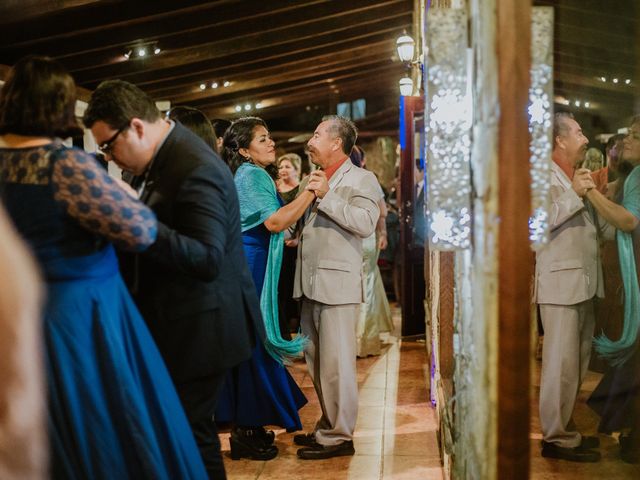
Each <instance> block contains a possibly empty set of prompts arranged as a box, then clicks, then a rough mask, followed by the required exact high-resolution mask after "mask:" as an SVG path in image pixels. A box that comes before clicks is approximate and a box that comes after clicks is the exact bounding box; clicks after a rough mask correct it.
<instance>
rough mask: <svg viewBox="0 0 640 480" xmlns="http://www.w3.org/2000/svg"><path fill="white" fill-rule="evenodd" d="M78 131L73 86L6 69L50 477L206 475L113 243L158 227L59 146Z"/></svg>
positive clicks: (44, 68) (7, 137)
mask: <svg viewBox="0 0 640 480" xmlns="http://www.w3.org/2000/svg"><path fill="white" fill-rule="evenodd" d="M78 133H82V130H81V129H79V128H78V126H77V125H76V122H75V85H74V83H73V79H72V78H71V77H70V76H69V75H68V74H67V73H66V72H65V71H64V70H63V69H62V67H61V66H59V65H58V64H57V63H55V62H54V61H52V60H50V59H47V58H42V57H27V58H25V59H22V60H20V61H19V62H18V63H16V65H15V66H14V67H13V69H12V70H11V72H10V74H9V77H8V79H7V82H6V83H5V85H4V86H3V88H2V90H1V91H0V180H1V182H2V189H1V191H2V198H3V201H4V204H5V206H6V209H7V211H8V213H9V215H10V217H11V219H12V220H13V222H14V223H15V225H16V227H17V230H18V232H19V233H20V234H21V236H22V237H23V238H24V239H25V240H26V242H27V243H28V244H29V246H30V247H31V249H32V251H33V253H34V255H35V257H36V259H37V261H38V264H39V266H40V269H41V271H42V274H43V276H44V278H45V281H46V294H47V301H46V305H45V308H44V312H43V318H42V320H43V342H42V344H43V348H44V359H45V366H46V375H47V383H48V414H49V422H48V423H49V445H50V463H51V467H50V474H51V477H52V478H55V479H64V480H74V479H78V480H80V479H105V480H107V479H116V478H117V479H123V480H127V479H131V480H138V479H149V480H152V479H153V480H157V479H163V480H173V479H177V478H180V479H194V480H201V479H206V478H207V474H206V472H205V470H204V466H203V464H202V460H201V458H200V454H199V451H198V448H197V447H196V443H195V440H194V438H193V435H192V433H191V429H190V428H189V424H188V423H187V419H186V417H185V414H184V412H183V410H182V407H181V405H180V401H179V399H178V396H177V394H176V392H175V389H174V387H173V384H172V383H171V379H170V378H169V374H168V372H167V370H166V368H165V366H164V363H163V361H162V357H161V356H160V353H159V352H158V350H157V348H156V346H155V344H154V343H153V340H152V338H151V334H150V333H149V331H148V330H147V327H146V325H145V323H144V321H143V320H142V318H141V317H140V314H139V313H138V311H137V309H136V307H135V305H134V303H133V301H132V299H131V297H130V296H129V293H128V291H127V289H126V287H125V286H124V283H123V281H122V278H121V277H120V273H119V271H118V262H117V259H116V256H115V253H114V249H113V247H112V243H113V244H114V245H116V246H117V247H118V248H122V249H126V250H131V251H142V250H144V249H146V248H147V247H148V246H149V245H151V244H152V243H153V242H154V241H155V238H156V233H157V221H156V219H155V216H154V215H153V213H152V212H151V211H150V210H149V209H148V208H147V207H146V206H144V205H143V204H142V203H140V202H139V201H138V200H136V199H134V198H132V197H130V196H129V195H128V194H127V192H126V191H125V190H124V189H123V188H121V187H120V186H119V185H118V182H117V181H115V180H114V179H112V178H111V177H109V175H108V174H107V172H106V171H105V170H104V169H103V168H102V167H101V166H100V164H99V163H98V162H97V161H96V160H95V159H94V158H93V157H92V156H90V155H88V154H87V153H85V152H84V151H82V150H79V149H77V148H67V147H65V146H63V145H62V144H61V143H60V141H59V140H58V137H61V138H65V137H68V136H70V135H74V134H78ZM103 148H105V149H106V148H108V145H103Z"/></svg>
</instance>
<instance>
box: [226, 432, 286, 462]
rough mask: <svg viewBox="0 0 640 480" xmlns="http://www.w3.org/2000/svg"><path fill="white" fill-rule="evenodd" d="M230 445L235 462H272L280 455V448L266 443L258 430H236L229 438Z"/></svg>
mask: <svg viewBox="0 0 640 480" xmlns="http://www.w3.org/2000/svg"><path fill="white" fill-rule="evenodd" d="M229 445H230V447H231V458H232V459H233V460H240V459H241V458H249V459H251V460H271V459H272V458H275V457H276V456H277V455H278V447H276V446H275V445H268V444H267V443H265V440H264V439H263V435H261V432H259V431H258V430H257V429H251V428H242V427H237V428H234V429H233V430H232V431H231V436H230V437H229Z"/></svg>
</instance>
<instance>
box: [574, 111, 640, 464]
mask: <svg viewBox="0 0 640 480" xmlns="http://www.w3.org/2000/svg"><path fill="white" fill-rule="evenodd" d="M623 145H624V149H623V152H622V159H623V164H621V165H620V166H619V172H620V173H621V178H620V179H619V181H618V182H617V184H618V186H619V187H621V189H620V190H619V191H618V192H617V193H616V194H615V195H614V198H615V199H616V201H617V203H616V202H612V201H610V200H608V199H607V198H606V197H605V196H604V195H602V193H600V192H599V191H598V190H597V189H596V188H593V189H592V190H590V191H589V192H588V193H587V199H588V200H589V201H590V202H591V204H592V205H593V206H594V207H595V208H596V210H597V211H598V214H599V215H600V216H602V217H603V218H604V219H605V220H606V221H607V222H608V223H609V224H611V225H612V226H614V227H615V228H616V243H617V246H618V258H619V261H620V272H621V276H622V282H623V286H624V323H623V329H622V334H621V336H620V338H618V339H615V340H612V339H609V338H607V337H606V336H604V334H602V333H600V332H596V339H595V344H596V351H597V352H598V353H599V354H600V355H601V356H602V357H604V358H605V359H606V360H608V362H609V365H610V366H609V368H608V370H607V371H606V372H605V374H604V376H603V377H602V380H601V381H600V384H598V386H597V387H596V389H595V390H594V392H593V394H592V395H591V397H590V398H589V400H588V404H589V406H591V407H592V408H593V409H594V410H595V411H596V412H597V413H598V414H599V415H600V417H601V418H600V425H599V426H598V430H599V431H600V432H603V433H611V432H614V431H621V432H622V434H621V435H620V437H619V441H620V456H621V458H622V459H623V460H624V461H626V462H629V463H639V462H640V336H639V332H640V287H639V284H640V280H639V276H638V274H639V273H640V117H635V118H634V119H633V122H632V124H631V128H630V129H629V134H628V135H627V137H625V139H624V141H623ZM625 164H626V165H625ZM581 173H583V172H581V171H578V172H577V174H581ZM587 174H588V171H587Z"/></svg>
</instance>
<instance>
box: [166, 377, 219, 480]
mask: <svg viewBox="0 0 640 480" xmlns="http://www.w3.org/2000/svg"><path fill="white" fill-rule="evenodd" d="M225 377H226V372H225V373H221V374H218V375H212V376H209V377H205V378H201V379H198V380H194V381H191V382H189V383H183V384H180V385H177V386H176V390H177V391H178V395H179V397H180V401H181V402H182V407H183V408H184V411H185V413H186V414H187V419H188V420H189V425H190V426H191V431H192V432H193V436H194V438H195V440H196V443H197V444H198V449H199V450H200V455H202V460H203V462H204V466H205V468H206V470H207V474H208V475H209V479H211V480H225V479H226V478H227V477H226V474H225V471H224V463H223V461H222V454H221V453H220V438H218V429H217V427H216V423H215V422H214V420H213V414H214V412H215V410H216V403H217V402H218V396H219V394H220V391H221V390H222V385H223V384H224V380H225Z"/></svg>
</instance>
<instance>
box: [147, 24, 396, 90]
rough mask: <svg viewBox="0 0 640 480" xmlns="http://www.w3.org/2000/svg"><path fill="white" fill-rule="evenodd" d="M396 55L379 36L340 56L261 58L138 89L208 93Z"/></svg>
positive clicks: (316, 53)
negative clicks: (203, 87) (232, 84)
mask: <svg viewBox="0 0 640 480" xmlns="http://www.w3.org/2000/svg"><path fill="white" fill-rule="evenodd" d="M394 51H395V41H394V40H393V38H392V37H391V36H390V35H378V36H377V37H372V38H371V40H369V41H367V42H363V41H358V40H356V41H353V42H348V44H347V43H341V44H340V50H339V51H338V52H334V51H331V50H328V49H327V48H326V46H324V45H323V46H320V47H318V48H312V49H309V50H305V51H302V52H295V53H294V54H293V55H286V54H285V55H281V56H279V57H277V61H274V60H276V59H274V58H270V59H268V60H262V59H260V58H258V59H257V60H256V61H253V62H251V61H248V62H243V63H242V64H241V65H227V66H221V67H219V68H214V69H209V70H207V71H205V72H202V71H198V72H193V73H191V74H189V75H185V76H183V77H178V78H176V77H173V78H171V79H164V78H162V79H158V80H156V81H153V80H151V81H148V82H143V83H139V82H138V83H136V85H138V87H140V88H142V89H144V91H145V92H147V93H148V94H149V95H152V96H162V95H171V94H179V93H184V92H185V91H191V90H193V89H194V88H199V85H200V84H201V83H203V82H205V83H206V84H207V89H209V88H210V84H211V82H212V81H217V82H218V83H219V84H222V81H223V80H230V81H233V80H241V79H248V78H256V77H259V76H268V75H270V74H271V73H274V72H275V73H282V72H284V73H285V74H287V73H289V72H291V71H292V70H301V69H307V68H322V67H325V66H326V67H329V66H331V65H334V64H336V63H338V62H342V61H349V60H353V59H354V58H356V59H360V57H361V56H363V55H366V56H371V55H378V58H383V57H384V56H385V55H388V57H389V58H391V56H392V54H393V52H394ZM221 90H222V89H220V90H215V89H214V90H213V91H211V92H210V93H212V94H213V93H219V92H220V91H221ZM202 93H204V92H202Z"/></svg>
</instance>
